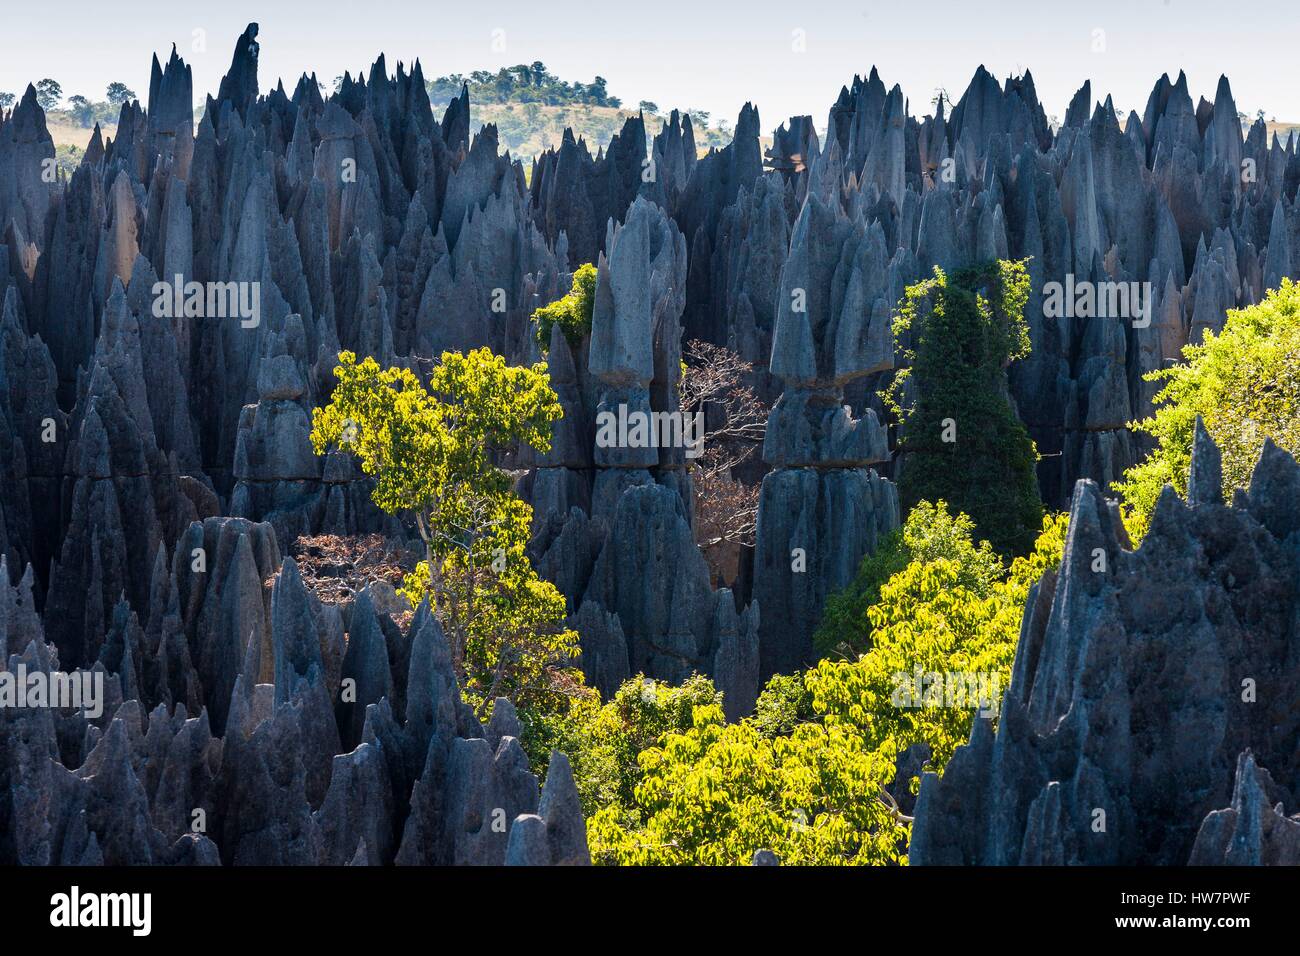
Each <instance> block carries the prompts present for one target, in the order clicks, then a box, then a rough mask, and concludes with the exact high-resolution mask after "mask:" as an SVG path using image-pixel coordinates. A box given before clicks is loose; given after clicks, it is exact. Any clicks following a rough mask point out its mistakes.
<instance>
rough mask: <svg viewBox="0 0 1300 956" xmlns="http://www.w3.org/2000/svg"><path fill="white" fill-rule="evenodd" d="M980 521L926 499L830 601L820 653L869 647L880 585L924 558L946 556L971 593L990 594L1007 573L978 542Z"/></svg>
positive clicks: (816, 641)
mask: <svg viewBox="0 0 1300 956" xmlns="http://www.w3.org/2000/svg"><path fill="white" fill-rule="evenodd" d="M974 535H975V524H974V522H972V521H971V519H970V518H968V517H966V515H964V514H960V513H959V514H957V515H956V516H954V515H952V514H950V513H949V512H948V505H947V502H944V501H940V502H938V503H936V504H931V503H930V502H928V501H921V502H918V503H917V504H916V506H915V507H913V508H912V510H911V511H910V512H909V513H908V516H907V521H906V522H904V524H903V527H901V528H898V529H896V530H894V531H892V532H890V534H889V535H888V536H887V537H886V538H885V540H884V541H882V542H881V544H880V546H879V547H878V548H876V550H875V551H873V552H872V553H871V554H869V555H867V556H866V557H864V558H863V559H862V563H861V564H860V565H858V570H857V573H856V574H855V575H854V577H853V580H852V581H850V582H849V584H848V586H847V587H846V588H844V590H842V591H840V592H838V593H836V594H832V595H831V596H830V597H829V598H828V599H827V601H826V609H825V612H824V613H823V616H822V620H821V623H820V624H819V625H818V627H817V631H816V633H815V634H814V635H813V645H814V647H815V648H816V650H817V653H818V655H819V656H821V657H826V656H829V655H833V654H839V655H840V656H844V655H845V654H852V655H854V656H856V655H857V654H860V653H862V652H863V651H866V650H867V649H868V647H869V645H870V641H869V637H870V633H871V628H870V622H869V621H868V620H867V611H868V609H869V608H870V607H872V606H873V605H875V604H877V603H878V602H879V601H880V589H881V588H882V587H883V586H884V584H885V582H887V581H888V580H889V579H890V578H892V577H893V576H894V575H895V574H899V573H900V572H902V571H904V570H906V569H907V567H908V565H910V564H912V563H914V562H919V563H922V564H929V563H931V562H934V561H936V560H939V559H941V558H944V559H947V560H949V561H951V562H953V563H954V567H955V568H956V571H957V574H958V577H959V583H960V584H961V585H962V586H963V587H965V588H966V589H967V590H969V591H970V592H971V593H974V594H978V595H981V596H984V595H987V594H988V593H989V591H990V589H991V588H992V585H993V583H994V582H995V581H997V580H999V579H1000V578H1001V577H1002V576H1003V575H1004V574H1005V569H1004V568H1003V566H1002V561H1001V559H1000V558H999V557H998V556H997V554H996V553H994V551H993V548H992V546H990V545H989V543H988V542H987V541H981V542H979V543H978V544H976V543H975V541H974Z"/></svg>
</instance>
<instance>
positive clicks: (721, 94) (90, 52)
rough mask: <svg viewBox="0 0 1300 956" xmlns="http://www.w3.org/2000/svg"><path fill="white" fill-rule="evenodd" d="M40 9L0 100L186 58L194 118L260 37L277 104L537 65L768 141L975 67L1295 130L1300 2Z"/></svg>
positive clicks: (129, 1) (266, 85)
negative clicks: (848, 99)
mask: <svg viewBox="0 0 1300 956" xmlns="http://www.w3.org/2000/svg"><path fill="white" fill-rule="evenodd" d="M42 9H43V10H44V11H45V12H42V13H39V14H35V13H24V14H16V13H14V12H13V11H12V10H11V11H10V14H9V16H7V17H5V18H4V20H3V22H0V90H9V91H11V92H15V93H21V92H22V90H23V89H24V88H25V87H26V84H27V83H28V82H30V81H35V80H38V79H40V78H42V77H45V76H51V77H53V78H54V79H56V80H58V81H59V82H60V83H61V84H62V85H63V91H64V93H65V95H71V94H74V93H82V94H85V95H88V96H90V97H91V98H92V99H102V98H103V96H104V87H105V86H106V85H107V84H108V83H109V82H110V81H113V80H120V81H122V82H124V83H126V84H127V85H128V86H129V87H131V88H132V89H134V90H135V91H136V92H137V93H138V94H139V95H140V97H141V99H142V100H143V99H144V98H145V96H146V94H147V92H148V88H149V57H150V54H151V53H154V52H157V53H158V55H159V57H160V59H161V58H164V57H165V56H166V54H167V53H168V52H169V51H170V49H171V45H172V43H173V42H175V43H176V45H177V47H178V49H179V51H180V53H181V55H182V56H183V57H184V58H185V60H186V61H187V62H188V63H190V64H191V65H192V66H193V68H194V85H195V90H194V92H195V103H196V105H198V104H199V103H201V102H202V95H203V94H204V93H209V92H215V91H216V89H217V86H218V84H219V83H220V79H221V76H222V74H223V73H224V72H225V70H226V68H227V67H228V66H229V64H230V55H231V50H232V48H233V44H234V41H235V39H236V38H237V37H238V35H239V34H240V33H241V32H242V30H243V28H244V26H245V24H246V23H248V22H249V21H254V20H255V21H257V22H258V23H259V24H260V26H261V32H260V37H259V39H260V41H261V68H260V71H259V79H260V81H261V86H262V89H263V91H266V90H267V89H270V88H272V87H273V86H274V84H275V81H276V79H277V78H282V79H283V80H284V83H285V86H286V88H287V89H289V90H290V92H292V86H293V82H294V81H295V80H296V78H297V77H298V75H299V74H300V73H302V72H303V71H304V70H306V71H308V72H310V71H313V70H314V71H315V72H316V73H317V75H318V77H319V78H320V79H321V80H322V81H324V82H325V83H326V84H327V85H329V84H331V82H332V80H333V78H334V77H335V76H337V75H339V74H341V73H342V72H343V71H344V70H345V69H350V70H351V71H352V72H353V74H354V75H355V74H356V72H357V71H358V70H359V69H367V68H368V67H369V64H370V63H371V62H372V60H373V59H374V58H375V56H376V55H377V54H378V53H379V52H381V51H382V52H384V53H385V54H387V57H388V65H389V70H390V72H391V71H392V70H394V69H395V68H396V63H397V61H398V60H399V59H400V60H402V61H404V62H406V63H410V62H412V61H414V60H415V58H416V57H419V58H420V60H421V62H422V64H423V67H424V71H425V75H426V76H428V77H433V76H437V75H441V74H447V73H468V72H469V71H471V70H475V69H491V70H495V69H496V68H497V67H500V66H508V65H512V64H515V63H521V62H523V63H529V62H532V61H533V60H542V61H543V62H545V63H546V65H547V67H548V68H549V69H550V70H551V72H552V73H555V74H556V75H558V76H560V77H562V78H564V79H568V80H582V81H584V82H586V81H590V79H591V78H592V77H593V76H595V75H597V74H599V75H601V76H603V77H605V78H606V80H607V81H608V88H609V91H610V93H612V94H613V95H615V96H619V97H622V99H623V101H624V103H625V104H629V105H633V106H635V104H636V103H637V102H638V101H639V100H642V99H648V100H653V101H654V102H656V103H657V104H659V106H660V107H663V108H668V107H671V106H680V107H697V108H701V109H706V110H709V111H711V112H712V113H713V115H714V117H715V118H716V117H725V118H727V119H729V120H731V121H734V119H735V116H736V114H737V112H738V111H739V109H740V106H741V104H742V103H744V102H745V101H746V100H752V101H753V102H754V103H755V104H756V105H757V106H758V108H759V112H760V115H761V117H762V121H763V129H764V131H765V132H766V131H770V130H771V129H772V128H774V127H775V126H776V125H777V124H778V123H779V122H780V121H782V120H783V119H784V118H785V117H787V116H789V115H792V114H799V113H811V114H812V116H813V118H814V121H815V123H816V125H817V126H818V128H821V127H824V125H825V123H826V114H827V110H828V108H829V107H830V105H831V103H832V102H833V101H834V98H835V96H836V94H837V93H838V92H839V89H840V87H841V86H842V85H844V84H846V83H848V82H849V81H850V80H851V79H852V77H853V74H854V73H855V72H858V73H863V74H865V73H866V72H867V71H868V70H869V69H870V68H871V66H872V65H873V64H874V65H876V66H877V67H878V68H879V70H880V74H881V77H882V78H883V79H884V81H885V83H886V84H887V85H891V86H892V85H893V84H894V83H899V84H901V85H902V88H903V92H904V93H905V94H906V95H907V96H908V97H909V98H910V100H911V106H912V111H913V112H914V113H921V112H928V111H929V103H930V100H931V98H932V96H933V93H934V91H935V89H936V88H938V87H944V88H946V89H947V90H948V92H949V93H950V94H951V95H952V96H953V97H954V98H956V97H958V96H960V94H961V91H962V90H963V89H965V87H966V84H967V83H968V82H969V80H970V77H971V74H972V73H973V72H974V71H975V68H976V66H978V65H979V64H980V63H983V64H985V66H986V67H987V68H988V69H989V70H990V71H991V72H992V73H993V74H994V75H995V76H996V77H998V79H999V80H1001V79H1003V78H1005V77H1006V76H1007V75H1008V74H1009V73H1013V72H1014V73H1018V72H1020V71H1022V70H1023V69H1025V68H1026V67H1028V68H1029V69H1031V70H1032V71H1033V74H1034V79H1035V82H1036V84H1037V87H1038V92H1039V95H1040V97H1041V99H1042V101H1043V105H1044V108H1045V109H1046V110H1047V112H1048V113H1049V114H1056V115H1057V116H1064V114H1065V108H1066V106H1067V105H1068V103H1069V100H1070V97H1071V95H1072V94H1073V93H1074V91H1075V90H1076V89H1077V88H1078V87H1079V86H1080V85H1081V84H1082V82H1083V80H1084V79H1091V80H1092V81H1093V93H1094V98H1101V97H1102V96H1104V95H1105V93H1107V92H1109V93H1111V94H1113V95H1114V97H1115V103H1116V106H1117V107H1119V108H1121V109H1122V110H1125V111H1127V110H1128V109H1136V110H1137V111H1138V112H1139V113H1140V112H1141V111H1142V107H1143V105H1144V104H1145V102H1146V97H1147V94H1148V93H1149V91H1150V89H1151V86H1152V85H1153V83H1154V82H1155V80H1156V79H1157V78H1158V77H1159V76H1160V74H1161V73H1162V72H1166V71H1167V72H1169V74H1170V75H1171V77H1172V76H1176V75H1177V71H1178V70H1179V69H1184V70H1186V71H1187V75H1188V79H1189V81H1190V84H1191V92H1192V96H1193V99H1194V100H1195V98H1196V97H1198V96H1205V97H1206V98H1207V99H1211V98H1212V97H1213V95H1214V88H1215V83H1216V82H1217V80H1218V76H1219V74H1220V73H1226V74H1227V75H1228V77H1229V79H1230V80H1231V81H1232V90H1233V94H1234V96H1235V98H1236V101H1237V106H1238V108H1239V109H1241V110H1244V111H1246V112H1249V113H1251V114H1253V113H1254V112H1255V111H1256V110H1258V109H1263V110H1265V112H1266V113H1267V114H1268V116H1269V117H1270V118H1271V117H1273V116H1276V117H1277V118H1278V119H1279V120H1283V121H1288V120H1289V121H1295V122H1300V60H1298V58H1297V48H1298V46H1300V30H1298V29H1297V28H1298V27H1300V0H1244V2H1236V3H1225V2H1223V0H1216V2H1209V0H1091V2H1083V3H1081V2H1048V0H1039V2H1034V0H1005V2H997V0H982V2H978V0H977V2H972V0H965V2H949V0H928V2H915V0H913V2H902V3H899V2H892V3H882V2H876V0H798V2H789V0H786V2H769V0H642V2H619V0H609V2H601V0H586V2H583V3H571V2H567V0H505V2H481V0H460V2H455V3H451V2H439V0H434V2H411V0H364V2H350V0H263V2H258V3H251V2H244V0H220V2H204V3H184V2H177V0H117V2H114V0H60V2H59V3H58V4H55V5H51V6H49V7H46V8H42ZM196 31H198V32H196ZM494 31H499V32H496V33H495V39H496V43H495V46H494ZM796 31H802V33H796ZM800 36H802V37H803V38H804V44H803V45H804V49H803V51H802V52H799V51H798V50H797V49H796V47H797V45H798V38H799V37H800ZM196 37H198V38H199V39H197V40H196ZM203 40H206V49H204V48H203V46H202V41H203ZM502 45H504V49H500V48H499V47H500V46H502ZM1096 46H1100V47H1102V48H1103V49H1101V50H1100V51H1095V50H1094V47H1096Z"/></svg>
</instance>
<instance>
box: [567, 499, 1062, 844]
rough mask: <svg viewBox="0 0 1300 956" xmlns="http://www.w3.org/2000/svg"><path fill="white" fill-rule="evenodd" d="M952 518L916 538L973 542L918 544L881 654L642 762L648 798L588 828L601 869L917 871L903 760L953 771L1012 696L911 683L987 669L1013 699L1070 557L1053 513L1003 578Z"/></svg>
mask: <svg viewBox="0 0 1300 956" xmlns="http://www.w3.org/2000/svg"><path fill="white" fill-rule="evenodd" d="M941 510H942V509H940V508H937V507H931V506H928V505H927V506H925V507H919V506H918V508H917V509H915V511H914V512H913V513H914V515H916V518H915V519H914V521H913V524H914V527H913V529H912V534H911V538H912V540H913V541H919V542H922V543H923V544H924V545H925V547H927V548H928V547H929V546H930V545H931V544H933V542H934V541H936V540H940V539H943V538H945V537H948V538H949V539H951V538H952V537H954V536H955V537H958V538H959V537H961V536H963V535H964V536H965V540H964V542H961V543H958V544H954V543H952V541H951V540H949V542H948V543H947V544H945V545H943V547H942V548H940V549H939V551H943V552H946V554H939V553H938V552H931V551H927V550H924V549H922V548H918V552H919V553H918V556H917V557H915V558H914V559H912V560H911V561H910V563H908V564H907V565H906V566H905V567H904V568H903V570H901V571H899V572H897V573H895V574H893V575H892V576H890V577H889V578H888V580H887V581H886V582H885V583H884V585H883V586H881V587H880V596H879V600H878V602H877V603H876V604H875V605H874V606H872V607H871V608H870V609H869V611H868V612H867V618H868V620H867V622H866V626H868V627H869V628H870V629H871V637H870V644H871V647H870V650H868V651H867V652H866V653H865V654H863V655H862V656H860V657H859V658H858V659H857V660H854V661H852V662H846V661H822V662H821V663H820V664H819V665H818V666H817V667H815V668H813V669H812V670H809V671H807V672H805V673H803V674H800V675H787V676H777V677H774V678H773V679H772V681H771V682H769V684H768V687H767V688H766V689H765V690H764V692H763V694H762V695H761V696H760V698H759V702H758V706H757V707H756V709H755V716H754V717H753V718H749V719H746V720H743V721H741V722H740V723H738V724H731V725H727V724H726V723H725V722H724V720H723V717H722V712H721V709H720V708H719V707H718V706H717V705H716V704H704V705H700V706H697V707H696V708H695V710H694V718H693V721H692V725H691V726H690V727H689V728H688V729H686V730H681V729H673V730H670V731H668V732H666V733H665V734H664V735H663V737H662V738H661V739H660V741H659V743H658V744H657V745H656V746H653V747H650V748H648V749H646V750H644V751H643V752H642V753H641V754H640V756H639V758H638V762H639V769H640V779H639V780H638V782H637V783H636V784H635V786H634V788H633V796H634V801H633V802H632V803H631V804H627V803H622V802H620V801H611V802H609V803H607V804H605V805H603V806H602V807H601V809H600V810H599V811H598V812H597V813H596V814H594V815H593V816H591V817H590V818H589V822H588V841H589V843H590V845H591V847H592V852H593V857H594V859H596V860H597V861H598V862H602V863H631V864H675V863H706V864H744V863H748V862H749V861H750V859H751V858H752V855H753V853H754V852H755V851H756V850H759V849H770V850H773V851H774V852H775V853H776V854H777V856H779V857H780V858H781V860H782V862H785V863H792V864H797V863H803V864H822V865H835V864H891V863H902V862H905V856H904V854H905V850H906V844H907V839H908V837H909V836H910V820H909V819H908V818H907V817H905V816H904V815H903V814H902V813H900V812H899V810H898V807H897V804H896V802H895V801H894V799H893V798H892V797H890V796H889V792H888V791H887V790H886V788H887V787H889V786H890V785H891V784H895V785H896V786H902V785H905V786H909V787H911V788H912V789H915V785H916V781H915V780H911V781H897V782H896V781H895V780H894V777H895V773H896V769H895V768H896V761H897V757H898V755H899V754H900V753H902V752H903V751H904V750H905V749H907V748H908V747H911V746H913V745H925V746H926V747H927V748H928V750H929V753H930V758H929V762H928V764H927V769H931V770H934V771H936V772H942V770H943V767H944V765H945V764H946V763H947V761H948V759H949V758H950V757H951V755H952V752H953V751H954V750H955V749H956V747H957V746H958V745H960V744H962V743H964V742H965V741H966V740H967V739H968V738H969V736H970V731H971V727H972V724H973V721H974V719H975V716H976V714H977V713H979V712H981V711H982V712H984V713H987V714H989V715H991V716H995V715H996V707H997V703H998V701H997V699H985V700H980V699H973V700H967V701H964V702H957V703H954V702H952V701H950V700H948V699H943V698H941V699H940V700H939V701H937V702H927V700H926V699H925V698H923V697H922V698H919V699H917V700H914V701H908V700H904V699H901V698H900V697H899V696H898V693H897V692H898V689H899V688H900V686H903V684H902V681H901V680H900V678H905V677H910V676H912V675H913V674H914V673H915V672H916V670H917V669H918V668H920V669H921V670H922V671H924V672H926V673H938V674H942V675H945V676H947V675H950V674H964V675H977V674H981V673H982V674H985V675H988V677H989V682H988V683H986V684H984V685H982V686H984V687H986V688H989V687H991V688H993V689H995V691H996V692H998V693H999V694H1000V692H1001V691H1003V690H1005V687H1006V685H1007V682H1008V681H1009V679H1010V672H1011V665H1012V661H1013V658H1014V654H1015V646H1016V640H1017V637H1018V634H1019V628H1020V622H1021V616H1022V614H1023V609H1024V605H1025V600H1026V598H1027V596H1028V594H1029V590H1030V588H1031V586H1032V585H1033V583H1034V582H1035V581H1037V580H1038V579H1039V578H1040V577H1041V576H1042V574H1043V572H1044V571H1046V570H1048V569H1049V568H1052V567H1055V566H1056V565H1057V564H1058V563H1059V562H1060V557H1061V551H1062V549H1063V547H1064V535H1065V523H1066V516H1065V515H1056V516H1052V517H1049V518H1047V519H1046V520H1045V521H1044V522H1043V525H1042V533H1041V535H1040V536H1039V538H1038V540H1037V543H1036V545H1035V547H1034V549H1033V550H1032V551H1031V552H1030V554H1028V555H1027V556H1025V557H1021V558H1017V559H1016V560H1015V561H1014V562H1012V564H1011V566H1010V568H1009V569H1006V570H1002V568H1001V565H999V564H997V563H996V561H995V560H990V557H989V552H988V549H987V548H986V547H984V546H983V545H981V546H979V547H976V546H975V545H973V544H971V543H970V541H969V527H970V523H969V522H968V521H962V520H958V519H951V518H941V517H940V516H939V512H940V511H941ZM936 528H937V529H940V531H938V532H936V531H935V530H934V529H936ZM927 529H929V530H927ZM907 537H908V536H907V534H906V533H905V535H904V540H906V539H907ZM949 554H951V555H955V557H952V556H947V555H949ZM966 565H970V566H966ZM994 675H996V678H997V680H996V683H993V682H992V677H993V676H994ZM967 686H973V685H967ZM945 688H946V684H945ZM917 705H921V706H917ZM981 705H982V706H981Z"/></svg>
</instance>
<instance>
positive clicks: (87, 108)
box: [68, 94, 95, 128]
mask: <svg viewBox="0 0 1300 956" xmlns="http://www.w3.org/2000/svg"><path fill="white" fill-rule="evenodd" d="M68 109H69V111H71V113H72V117H73V119H75V120H76V121H77V124H78V125H79V126H83V127H87V128H89V127H90V126H93V125H94V123H95V105H94V104H93V103H91V102H90V100H88V99H86V98H85V97H84V96H81V95H79V94H78V95H76V96H69V97H68Z"/></svg>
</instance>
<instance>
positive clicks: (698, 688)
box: [524, 674, 722, 817]
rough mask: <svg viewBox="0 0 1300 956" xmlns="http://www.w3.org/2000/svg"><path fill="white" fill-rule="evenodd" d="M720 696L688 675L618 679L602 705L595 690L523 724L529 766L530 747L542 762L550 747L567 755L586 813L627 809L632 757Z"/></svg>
mask: <svg viewBox="0 0 1300 956" xmlns="http://www.w3.org/2000/svg"><path fill="white" fill-rule="evenodd" d="M721 703H722V695H721V694H720V693H719V692H718V691H717V689H716V688H714V686H713V682H712V681H710V680H709V679H708V678H707V677H702V676H700V675H698V674H694V675H692V676H691V677H689V678H687V679H686V680H685V681H684V682H682V684H681V685H680V686H676V687H674V686H673V685H671V684H668V683H666V682H664V681H656V680H652V679H650V678H648V677H646V676H644V675H642V674H638V675H637V676H636V677H632V678H630V679H628V680H626V681H624V682H623V684H622V686H621V687H619V689H618V691H617V692H616V693H615V694H614V696H613V697H612V698H610V700H609V701H607V702H606V703H603V704H602V703H601V702H600V700H599V699H598V698H597V697H596V695H595V694H592V695H589V696H587V697H585V698H582V699H579V700H575V701H574V703H573V706H572V707H571V708H570V709H569V710H568V712H566V713H564V714H559V715H551V714H542V715H539V716H538V717H537V718H536V719H534V720H533V721H532V723H526V724H525V727H524V747H525V749H526V750H528V752H529V757H530V763H529V766H532V767H534V768H536V767H537V766H539V765H538V764H534V763H533V762H532V759H531V758H532V757H533V754H534V751H536V752H537V756H538V757H539V758H541V759H542V760H543V763H542V764H541V765H540V766H544V765H545V763H544V761H545V759H546V758H547V757H548V756H549V754H550V751H551V750H552V749H555V750H559V751H561V752H562V753H565V754H568V755H569V762H570V765H571V766H572V768H573V778H574V782H575V783H576V784H577V787H578V793H579V795H580V796H581V797H582V808H583V812H584V813H585V814H586V815H587V816H588V817H590V816H591V815H593V814H594V813H595V812H596V811H597V810H599V809H600V808H601V807H606V806H620V807H630V806H632V805H633V804H634V801H635V790H636V785H637V784H638V783H640V781H641V778H642V775H643V771H642V769H641V766H640V764H639V763H638V762H637V755H638V754H640V753H641V752H642V751H643V750H646V749H648V748H650V747H653V746H654V745H655V744H656V743H657V742H658V740H659V738H660V737H662V736H663V735H664V734H666V733H670V732H671V733H685V732H686V731H687V730H689V729H690V728H691V727H692V726H693V723H694V713H695V708H697V707H702V706H710V705H721Z"/></svg>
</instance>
